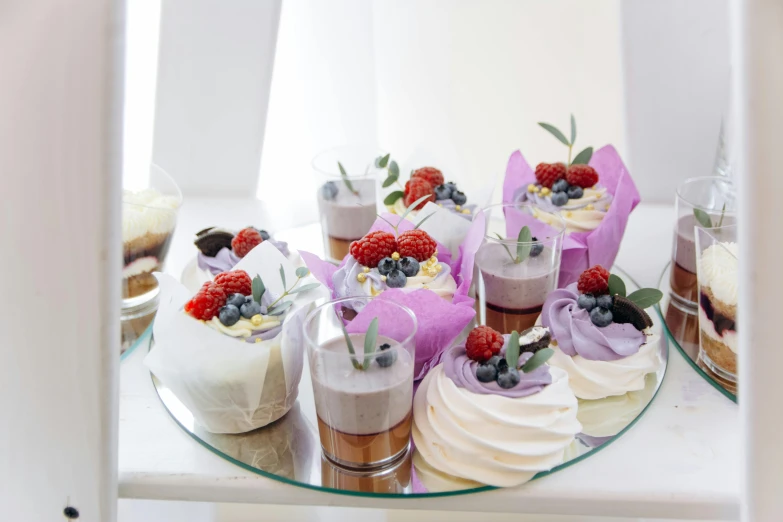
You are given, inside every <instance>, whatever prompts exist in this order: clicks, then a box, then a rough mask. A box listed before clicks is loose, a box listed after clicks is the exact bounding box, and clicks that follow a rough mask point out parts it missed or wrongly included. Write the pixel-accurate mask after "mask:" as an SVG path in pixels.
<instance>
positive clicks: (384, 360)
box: [375, 343, 397, 368]
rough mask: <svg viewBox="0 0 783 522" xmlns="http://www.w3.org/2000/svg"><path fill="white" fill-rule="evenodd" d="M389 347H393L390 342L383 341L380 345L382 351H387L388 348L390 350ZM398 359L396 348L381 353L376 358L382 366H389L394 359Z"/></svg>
mask: <svg viewBox="0 0 783 522" xmlns="http://www.w3.org/2000/svg"><path fill="white" fill-rule="evenodd" d="M389 348H391V345H390V344H389V343H383V344H382V345H380V346H379V347H378V349H379V350H380V351H382V352H386V350H388V349H389ZM396 360H397V352H396V351H394V350H391V351H389V352H386V353H384V354H381V355H379V356H378V357H376V358H375V362H377V363H378V366H380V367H381V368H388V367H389V366H391V365H392V364H394V361H396Z"/></svg>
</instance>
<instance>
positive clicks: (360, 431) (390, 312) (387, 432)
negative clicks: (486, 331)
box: [304, 298, 416, 471]
mask: <svg viewBox="0 0 783 522" xmlns="http://www.w3.org/2000/svg"><path fill="white" fill-rule="evenodd" d="M357 300H360V301H362V304H361V305H360V306H357V303H356V302H355V301H357ZM356 308H360V309H362V312H360V313H359V314H358V315H353V314H351V316H352V317H353V319H352V320H348V319H347V317H349V316H348V315H343V311H344V310H351V311H352V310H354V309H356ZM304 329H305V337H306V338H307V342H308V352H309V360H310V375H311V377H312V380H313V391H314V394H315V408H316V414H317V417H318V432H319V435H320V438H321V446H322V448H323V452H324V456H325V457H326V458H327V459H329V460H330V461H331V462H332V463H333V464H335V465H337V466H341V467H345V468H350V469H358V470H364V471H366V470H374V469H378V468H382V467H385V466H388V465H392V464H394V463H396V462H397V461H398V460H400V459H401V458H403V456H404V455H405V454H406V452H407V450H408V448H409V445H410V432H411V421H412V413H411V412H412V401H413V377H414V375H413V370H414V360H415V359H414V346H413V336H414V334H415V331H416V319H415V317H414V315H413V313H412V312H411V311H410V310H409V309H407V308H405V307H403V306H401V305H399V304H396V303H393V302H391V301H387V300H380V299H378V300H372V299H370V298H347V299H338V300H336V301H332V302H330V303H327V304H325V305H323V306H321V307H319V308H317V309H316V310H314V311H313V312H312V313H311V314H310V315H309V316H308V318H307V320H306V321H305V326H304Z"/></svg>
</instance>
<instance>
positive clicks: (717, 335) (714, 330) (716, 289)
mask: <svg viewBox="0 0 783 522" xmlns="http://www.w3.org/2000/svg"><path fill="white" fill-rule="evenodd" d="M695 235H696V255H697V274H698V284H699V358H700V359H701V361H702V362H703V363H704V364H705V366H707V368H709V369H710V370H712V371H713V372H714V373H715V374H717V375H718V376H719V377H721V378H723V379H726V380H728V381H729V382H732V383H735V382H737V349H738V347H739V339H738V337H737V302H738V300H739V273H738V270H739V262H738V256H739V247H738V245H737V227H736V225H733V226H725V227H721V228H713V229H709V230H705V229H700V228H699V229H697V230H696V232H695Z"/></svg>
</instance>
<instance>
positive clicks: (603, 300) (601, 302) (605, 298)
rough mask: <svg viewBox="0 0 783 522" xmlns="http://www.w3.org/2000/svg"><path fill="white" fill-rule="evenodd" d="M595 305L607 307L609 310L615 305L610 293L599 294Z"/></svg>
mask: <svg viewBox="0 0 783 522" xmlns="http://www.w3.org/2000/svg"><path fill="white" fill-rule="evenodd" d="M595 305H596V306H597V307H599V308H606V309H607V310H611V309H612V305H614V299H612V296H611V295H608V294H604V295H599V296H598V297H596V298H595Z"/></svg>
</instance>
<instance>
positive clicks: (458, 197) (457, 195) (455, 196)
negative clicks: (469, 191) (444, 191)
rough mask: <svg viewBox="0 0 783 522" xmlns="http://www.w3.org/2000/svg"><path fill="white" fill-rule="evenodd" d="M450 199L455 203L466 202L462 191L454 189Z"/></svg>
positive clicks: (466, 199) (466, 198) (461, 203)
mask: <svg viewBox="0 0 783 522" xmlns="http://www.w3.org/2000/svg"><path fill="white" fill-rule="evenodd" d="M451 201H453V202H454V204H455V205H464V204H465V203H467V202H468V197H467V196H466V195H465V193H464V192H460V191H459V190H455V191H454V192H453V193H452V194H451Z"/></svg>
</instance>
